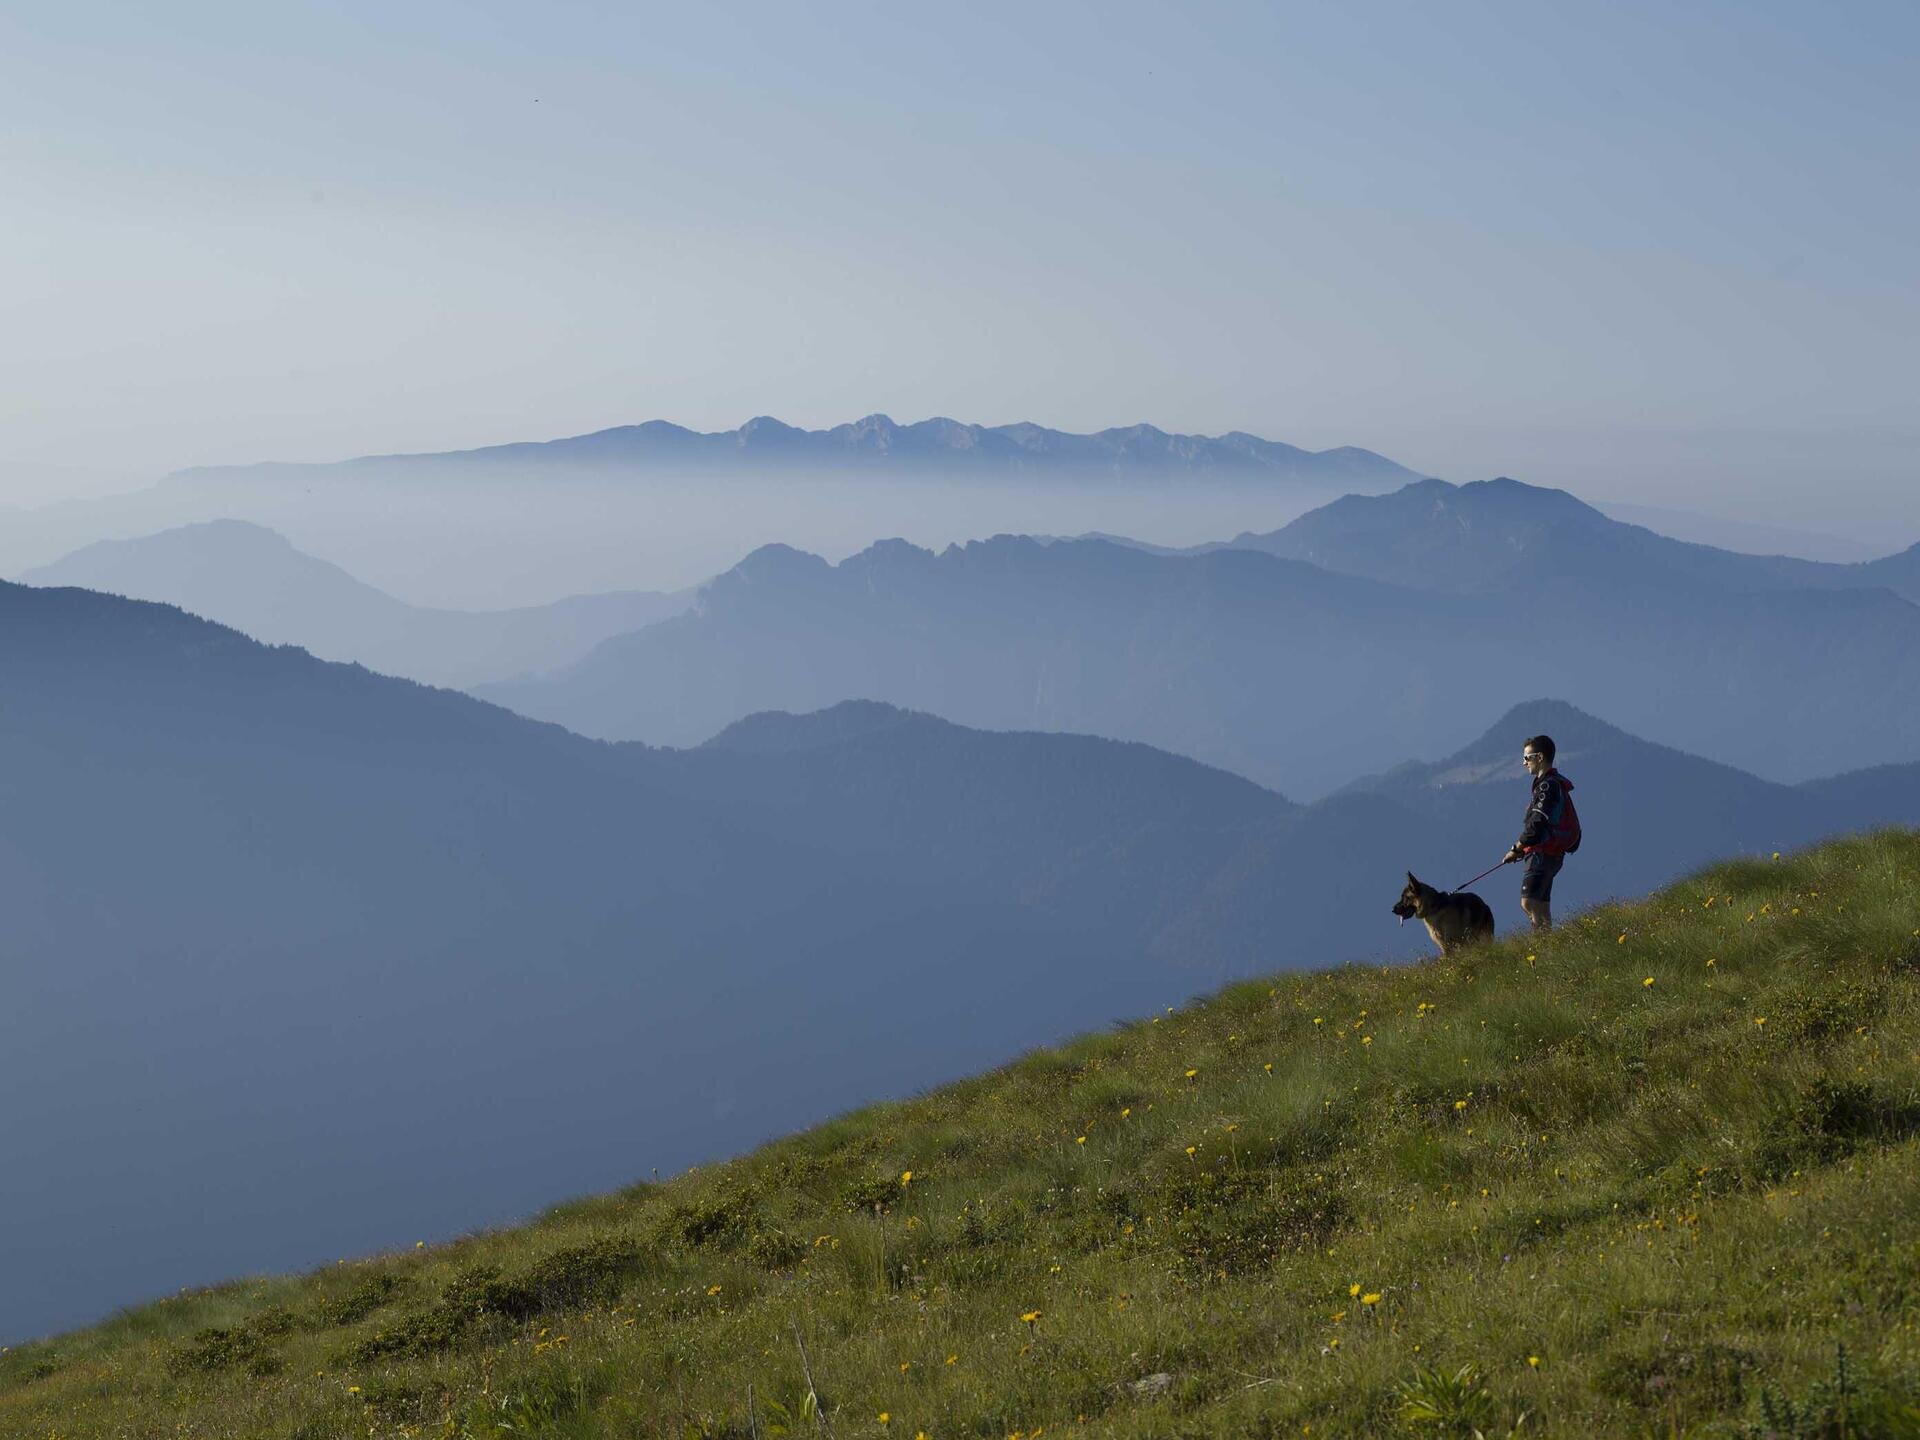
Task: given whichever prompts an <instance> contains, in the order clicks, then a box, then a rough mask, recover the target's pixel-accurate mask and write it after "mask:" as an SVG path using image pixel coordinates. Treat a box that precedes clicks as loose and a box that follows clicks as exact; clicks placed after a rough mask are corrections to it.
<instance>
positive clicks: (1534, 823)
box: [1515, 775, 1564, 850]
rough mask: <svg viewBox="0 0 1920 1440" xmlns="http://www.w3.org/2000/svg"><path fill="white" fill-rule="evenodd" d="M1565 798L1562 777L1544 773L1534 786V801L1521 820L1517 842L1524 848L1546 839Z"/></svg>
mask: <svg viewBox="0 0 1920 1440" xmlns="http://www.w3.org/2000/svg"><path fill="white" fill-rule="evenodd" d="M1563 800H1564V796H1563V795H1562V793H1561V789H1560V777H1559V776H1557V775H1542V776H1541V777H1540V782H1539V783H1538V784H1537V785H1535V786H1534V787H1533V801H1532V803H1531V804H1529V805H1528V806H1527V813H1526V816H1525V817H1524V818H1523V819H1522V820H1521V822H1520V838H1519V840H1518V841H1516V842H1515V843H1516V844H1518V845H1519V846H1520V847H1521V848H1522V849H1523V850H1524V849H1526V848H1528V847H1529V846H1533V845H1538V844H1539V843H1540V842H1541V841H1542V840H1544V839H1546V838H1547V831H1548V830H1550V829H1552V828H1553V822H1554V820H1555V818H1557V817H1558V815H1559V813H1560V806H1561V804H1562V803H1563Z"/></svg>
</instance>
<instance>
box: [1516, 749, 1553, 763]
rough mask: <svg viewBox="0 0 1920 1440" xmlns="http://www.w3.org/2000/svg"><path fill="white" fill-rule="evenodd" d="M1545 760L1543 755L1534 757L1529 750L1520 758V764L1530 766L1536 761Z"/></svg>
mask: <svg viewBox="0 0 1920 1440" xmlns="http://www.w3.org/2000/svg"><path fill="white" fill-rule="evenodd" d="M1546 758H1547V757H1546V756H1544V755H1536V754H1534V752H1533V751H1531V750H1529V751H1527V752H1526V753H1525V754H1524V755H1522V756H1521V757H1520V763H1521V764H1522V765H1531V764H1532V763H1533V762H1534V761H1536V760H1544V759H1546Z"/></svg>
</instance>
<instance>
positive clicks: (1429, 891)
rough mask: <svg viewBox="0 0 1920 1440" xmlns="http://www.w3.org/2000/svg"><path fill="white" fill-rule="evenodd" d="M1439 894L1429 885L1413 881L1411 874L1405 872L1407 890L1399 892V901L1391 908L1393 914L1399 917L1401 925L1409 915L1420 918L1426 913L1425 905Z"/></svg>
mask: <svg viewBox="0 0 1920 1440" xmlns="http://www.w3.org/2000/svg"><path fill="white" fill-rule="evenodd" d="M1439 893H1440V892H1439V891H1438V890H1436V889H1434V888H1433V887H1432V886H1431V885H1422V884H1421V883H1420V882H1419V881H1418V880H1416V879H1414V876H1413V872H1412V871H1411V870H1409V871H1408V872H1407V888H1406V889H1404V890H1402V891H1401V892H1400V899H1399V901H1398V902H1397V903H1396V904H1395V905H1394V907H1393V913H1394V914H1396V915H1398V916H1399V917H1400V923H1401V924H1402V925H1404V924H1406V923H1407V917H1408V916H1409V915H1413V916H1420V915H1424V914H1426V913H1427V905H1428V903H1429V902H1430V901H1431V900H1432V899H1433V897H1434V896H1436V895H1438V894H1439Z"/></svg>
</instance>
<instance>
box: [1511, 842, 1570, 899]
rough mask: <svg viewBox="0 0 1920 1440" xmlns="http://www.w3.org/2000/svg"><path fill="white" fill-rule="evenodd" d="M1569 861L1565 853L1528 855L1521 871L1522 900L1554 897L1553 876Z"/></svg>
mask: <svg viewBox="0 0 1920 1440" xmlns="http://www.w3.org/2000/svg"><path fill="white" fill-rule="evenodd" d="M1566 863H1567V857H1566V856H1564V855H1541V854H1539V853H1537V852H1536V853H1535V854H1532V855H1529V856H1527V858H1526V861H1525V865H1524V868H1523V869H1522V870H1521V871H1520V898H1521V899H1522V900H1551V899H1553V877H1554V876H1556V875H1558V874H1559V873H1560V867H1561V866H1562V865H1564V864H1566Z"/></svg>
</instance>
